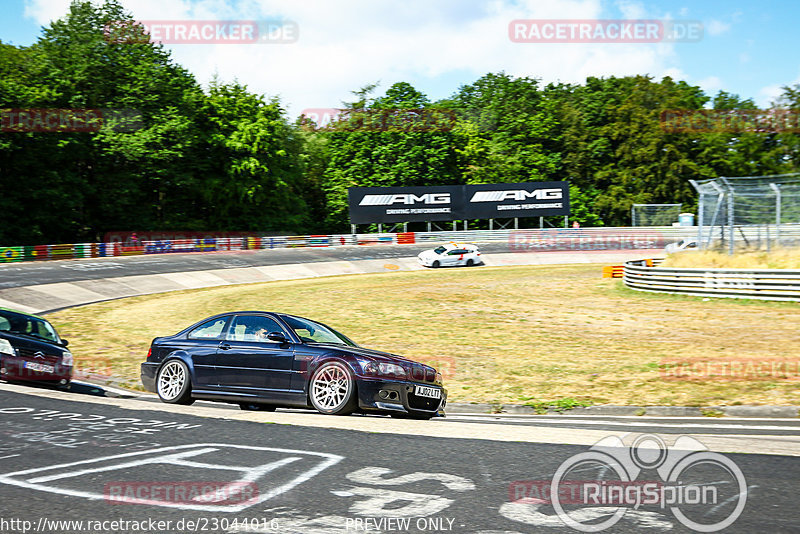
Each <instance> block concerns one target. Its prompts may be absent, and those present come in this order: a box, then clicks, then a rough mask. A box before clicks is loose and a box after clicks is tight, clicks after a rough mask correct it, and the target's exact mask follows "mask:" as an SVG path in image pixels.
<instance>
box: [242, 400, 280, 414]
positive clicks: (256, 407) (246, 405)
mask: <svg viewBox="0 0 800 534" xmlns="http://www.w3.org/2000/svg"><path fill="white" fill-rule="evenodd" d="M239 408H241V409H242V410H245V411H248V412H274V411H275V406H270V405H269V404H258V403H255V402H240V403H239Z"/></svg>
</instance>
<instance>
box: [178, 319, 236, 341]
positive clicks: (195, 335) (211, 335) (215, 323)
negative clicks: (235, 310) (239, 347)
mask: <svg viewBox="0 0 800 534" xmlns="http://www.w3.org/2000/svg"><path fill="white" fill-rule="evenodd" d="M227 322H228V320H227V319H226V318H224V317H223V318H218V319H212V320H210V321H206V322H205V323H203V324H201V325H200V326H198V327H197V328H195V329H194V330H192V331H191V332H189V335H188V336H187V337H189V338H191V339H218V338H219V337H220V336H221V335H222V331H223V330H224V329H225V323H227Z"/></svg>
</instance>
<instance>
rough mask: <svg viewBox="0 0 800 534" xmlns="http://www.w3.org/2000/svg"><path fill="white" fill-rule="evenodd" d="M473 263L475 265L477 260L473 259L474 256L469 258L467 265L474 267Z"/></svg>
mask: <svg viewBox="0 0 800 534" xmlns="http://www.w3.org/2000/svg"><path fill="white" fill-rule="evenodd" d="M473 265H475V262H474V261H472V258H470V259H468V260H467V267H472V266H473Z"/></svg>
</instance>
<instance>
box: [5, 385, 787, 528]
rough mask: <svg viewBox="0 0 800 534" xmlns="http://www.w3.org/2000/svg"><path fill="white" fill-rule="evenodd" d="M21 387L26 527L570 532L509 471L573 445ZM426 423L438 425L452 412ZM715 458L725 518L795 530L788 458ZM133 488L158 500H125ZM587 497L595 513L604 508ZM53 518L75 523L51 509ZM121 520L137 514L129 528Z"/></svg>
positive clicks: (629, 517)
mask: <svg viewBox="0 0 800 534" xmlns="http://www.w3.org/2000/svg"><path fill="white" fill-rule="evenodd" d="M19 389H20V387H18V386H7V385H0V406H2V407H3V408H0V413H2V414H3V416H2V422H1V423H0V436H2V437H1V438H0V459H2V473H0V488H2V489H1V490H0V491H1V492H2V493H1V494H2V509H3V515H2V519H3V520H4V521H6V523H5V524H2V523H0V527H2V532H22V528H21V527H22V526H25V525H27V526H28V531H29V532H33V531H37V530H35V529H36V528H39V530H38V532H57V531H58V532H80V531H81V529H80V528H81V527H83V528H85V527H94V530H90V531H93V532H102V531H103V530H98V527H99V528H100V529H102V528H105V527H109V528H108V529H107V530H106V531H107V532H142V531H143V530H141V529H140V527H142V524H141V523H139V522H142V521H146V522H149V526H150V527H151V528H150V529H149V530H144V531H145V532H190V531H198V532H280V533H298V534H299V533H303V534H316V533H320V534H322V533H326V534H327V533H334V532H336V533H338V532H467V533H476V534H498V533H508V534H512V533H524V532H554V533H556V532H575V531H574V530H572V529H571V528H568V527H565V526H564V525H563V524H562V522H561V521H560V520H559V519H558V517H557V516H556V515H555V514H554V511H553V508H552V506H551V505H549V504H541V503H535V502H524V501H522V502H514V499H513V496H514V493H513V492H514V491H517V490H515V488H517V487H520V484H519V482H520V481H549V480H550V479H552V477H553V475H554V473H555V471H556V470H557V468H558V466H559V465H560V463H561V462H564V461H565V460H567V459H569V458H570V457H571V456H572V455H575V454H577V453H581V452H585V451H586V450H587V448H586V447H584V446H574V445H557V444H537V443H518V442H517V443H515V442H500V441H493V440H491V439H490V438H491V436H486V438H487V439H450V438H441V437H439V438H436V437H428V436H414V435H408V436H403V435H397V434H386V433H372V432H357V431H352V430H339V429H326V428H310V427H306V426H294V425H282V424H264V423H261V422H254V421H233V420H226V419H219V418H213V419H212V418H207V417H197V416H191V415H184V414H179V413H174V411H171V407H167V406H164V407H163V408H164V411H162V410H159V411H153V410H152V409H145V408H149V407H150V406H151V405H152V403H150V402H147V401H144V402H142V401H137V400H135V399H132V400H129V403H130V405H129V406H126V408H125V409H123V408H120V407H117V406H110V405H105V404H98V403H96V402H92V403H88V402H82V400H88V399H87V397H86V396H85V395H81V394H80V393H72V394H70V395H71V396H72V398H73V399H74V400H72V399H71V400H60V401H55V400H53V399H50V398H47V397H42V396H40V395H41V394H45V395H46V394H47V392H46V391H43V390H42V389H41V388H36V387H31V388H30V392H32V393H37V395H30V394H23V393H19V392H18V391H19ZM93 400H95V399H93ZM136 403H139V404H140V405H141V406H142V409H136V408H135V406H136ZM221 409H222V408H221ZM303 416H306V417H309V418H316V417H322V416H316V415H315V414H311V413H309V414H304V415H303ZM373 419H377V420H383V419H385V418H373ZM716 422H717V421H714V422H711V423H708V426H713V425H714V424H715V423H716ZM428 424H429V425H434V426H438V427H440V428H442V429H443V431H444V432H446V431H447V427H448V425H456V424H459V423H454V422H446V421H433V422H430V423H428ZM545 424H546V423H545ZM798 430H800V429H798V427H797V426H796V425H792V427H791V430H787V433H790V434H792V435H794V436H797V437H798V438H797V439H800V432H799V431H798ZM726 457H728V458H729V459H731V460H733V462H734V463H735V464H736V465H737V466H738V467H739V468H740V469H741V470H742V473H743V474H744V477H745V479H746V482H747V487H748V495H747V503H746V506H745V508H744V512H743V513H742V515H741V516H740V517H739V518H738V520H737V521H736V522H735V523H734V524H733V525H732V526H730V527H728V528H726V529H725V530H724V531H725V532H742V533H745V532H746V533H750V532H775V533H779V532H797V525H798V522H800V514H799V513H798V511H797V506H796V496H795V494H794V490H795V488H796V481H797V480H798V479H799V478H800V463H798V462H797V460H796V459H795V458H791V457H784V456H767V455H758V454H728V455H726ZM242 473H245V476H246V477H249V480H252V481H253V484H252V485H250V486H248V487H247V488H245V489H246V490H247V491H244V490H242V491H241V492H240V494H239V495H236V494H234V493H233V492H232V493H226V494H225V498H224V499H225V500H221V501H219V502H212V503H211V504H207V502H208V501H204V500H203V498H195V500H192V501H189V500H188V499H184V498H182V497H181V498H178V499H176V500H172V501H169V503H171V504H172V505H173V506H172V507H168V506H164V504H165V503H164V501H165V500H168V497H167V496H171V495H178V493H173V494H170V493H168V492H169V491H170V488H171V489H172V491H173V492H175V491H176V490H175V488H176V487H181V488H182V489H183V490H186V488H187V487H189V488H192V487H194V486H192V485H195V486H199V485H201V484H203V485H205V486H212V487H214V488H217V490H216V491H219V488H220V487H225V484H226V483H229V482H230V481H231V480H235V479H241V478H242ZM640 478H642V477H640ZM515 482H517V484H514V483H515ZM684 483H685V481H684ZM165 488H166V489H165ZM159 491H160V492H161V493H158V492H159ZM207 491H208V489H206V492H207ZM510 492H511V493H510ZM180 495H181V496H182V495H183V494H180ZM217 495H219V493H218V494H217ZM245 497H247V499H245ZM123 498H126V499H128V502H120V500H121V499H123ZM136 499H152V500H153V501H156V502H158V503H160V504H159V505H155V504H152V503H150V504H142V503H136V502H129V501H131V500H133V501H135V500H136ZM728 508H730V506H728V507H725V506H721V508H720V509H716V508H713V507H708V509H707V510H705V512H704V513H703V514H702V517H703V519H704V520H708V521H709V522H711V520H722V519H724V517H725V514H726V513H729V510H728ZM597 510H600V511H598V512H596V513H598V517H601V518H602V517H605V515H607V514H608V512H602V509H597ZM607 510H611V511H613V508H610V509H607ZM604 514H605V515H604ZM389 518H392V519H391V520H390V519H389ZM66 520H69V521H83V522H84V523H83V524H82V525H80V526H79V525H78V524H75V523H73V524H71V525H64V524H58V523H55V521H66ZM234 520H238V521H237V524H236V525H234V523H233V522H234ZM405 520H408V523H405V522H404V521H405ZM11 521H16V523H13V524H12V523H11ZM25 521H27V522H29V523H23V522H25ZM102 521H106V523H105V524H103V523H100V522H102ZM111 521H117V523H116V524H112V523H110V522H111ZM124 521H128V522H137V523H136V525H135V529H134V528H131V527H132V526H134V525H133V523H128V524H127V525H126V524H125V523H123V522H124ZM159 521H160V522H162V523H161V524H160V525H159V524H158V522H159ZM167 522H170V523H167ZM243 525H244V527H245V528H242V526H243ZM15 526H16V527H20V528H16V529H15V528H14V527H15ZM125 526H127V527H128V528H127V530H126V529H125V528H122V527H125ZM144 526H145V527H146V526H148V525H144ZM111 527H116V528H113V529H112V528H111ZM190 527H191V528H190ZM84 531H85V530H84ZM631 531H637V532H638V531H651V532H665V531H669V532H691V530H690V529H687V528H686V527H684V526H683V525H682V524H680V523H679V522H678V521H676V520H675V518H674V516H673V515H672V514H671V512H670V511H669V510H662V509H659V507H658V506H654V505H643V506H642V507H641V508H640V509H638V510H628V511H627V512H626V513H625V515H624V516H623V518H622V520H621V521H620V522H619V523H617V524H616V525H615V526H613V527H611V528H610V529H608V530H605V531H604V532H631Z"/></svg>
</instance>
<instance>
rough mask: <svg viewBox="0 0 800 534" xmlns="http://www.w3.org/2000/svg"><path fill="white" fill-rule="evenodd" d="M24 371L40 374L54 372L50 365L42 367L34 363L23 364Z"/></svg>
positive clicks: (42, 365)
mask: <svg viewBox="0 0 800 534" xmlns="http://www.w3.org/2000/svg"><path fill="white" fill-rule="evenodd" d="M25 369H30V370H31V371H39V372H40V373H52V372H54V371H55V370H56V368H55V367H53V366H52V365H44V364H42V363H36V362H25Z"/></svg>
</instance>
